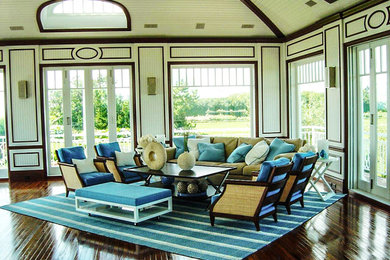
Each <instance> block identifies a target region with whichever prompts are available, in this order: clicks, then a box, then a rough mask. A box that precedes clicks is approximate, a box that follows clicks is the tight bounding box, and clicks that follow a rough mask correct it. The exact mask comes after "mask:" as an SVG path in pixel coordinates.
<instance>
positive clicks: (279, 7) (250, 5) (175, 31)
mask: <svg viewBox="0 0 390 260" xmlns="http://www.w3.org/2000/svg"><path fill="white" fill-rule="evenodd" d="M308 1H309V0H247V1H245V0H141V1H140V0H117V2H119V3H121V4H123V5H124V6H125V7H126V8H127V9H128V11H129V12H130V16H131V27H132V30H131V31H122V32H50V33H49V32H48V33H42V32H40V30H39V28H38V24H37V20H36V11H37V9H38V7H39V6H40V5H41V4H42V3H44V2H46V1H44V0H34V1H31V0H0V40H7V39H48V38H51V39H53V38H96V37H99V38H103V37H104V38H111V37H115V38H117V37H123V38H128V37H261V38H278V37H279V38H281V37H283V36H286V35H290V34H292V33H294V32H296V31H299V30H301V29H303V28H305V27H306V26H308V25H311V24H314V23H315V22H317V21H319V20H321V19H323V18H325V17H327V16H329V15H332V14H335V13H337V12H341V11H343V10H345V9H347V8H349V7H351V6H354V5H356V4H359V3H362V2H366V1H365V0H338V1H335V2H333V3H331V4H330V3H328V2H332V1H331V0H311V1H313V2H315V3H316V4H315V5H313V6H312V7H309V6H308V5H307V4H306V2H308ZM108 22H109V21H108ZM197 23H204V24H205V26H204V29H195V27H196V24H197ZM145 24H157V28H145ZM243 25H253V28H242V26H243ZM11 26H23V28H24V30H16V31H14V30H10V27H11ZM244 27H245V26H244ZM247 27H248V26H247ZM249 27H251V26H249Z"/></svg>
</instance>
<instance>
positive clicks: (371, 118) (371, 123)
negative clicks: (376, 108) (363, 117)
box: [370, 114, 374, 125]
mask: <svg viewBox="0 0 390 260" xmlns="http://www.w3.org/2000/svg"><path fill="white" fill-rule="evenodd" d="M370 125H374V114H370Z"/></svg>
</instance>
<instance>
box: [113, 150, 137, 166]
mask: <svg viewBox="0 0 390 260" xmlns="http://www.w3.org/2000/svg"><path fill="white" fill-rule="evenodd" d="M134 155H135V153H134V152H129V153H125V152H118V151H115V158H116V165H117V166H126V165H135V161H134Z"/></svg>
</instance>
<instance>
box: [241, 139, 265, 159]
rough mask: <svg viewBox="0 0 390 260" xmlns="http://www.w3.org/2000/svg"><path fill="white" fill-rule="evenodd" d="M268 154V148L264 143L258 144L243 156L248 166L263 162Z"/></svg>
mask: <svg viewBox="0 0 390 260" xmlns="http://www.w3.org/2000/svg"><path fill="white" fill-rule="evenodd" d="M268 153H269V146H268V144H267V143H266V142H265V141H261V142H258V143H257V144H256V145H255V146H254V147H253V148H252V150H250V151H249V153H248V154H247V155H246V156H245V162H246V164H248V165H252V164H259V163H261V162H263V161H264V160H265V158H266V157H267V154H268Z"/></svg>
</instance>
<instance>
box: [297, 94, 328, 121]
mask: <svg viewBox="0 0 390 260" xmlns="http://www.w3.org/2000/svg"><path fill="white" fill-rule="evenodd" d="M301 109H302V110H301V111H302V118H301V120H302V126H325V96H324V94H323V93H317V92H312V91H302V92H301Z"/></svg>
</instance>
